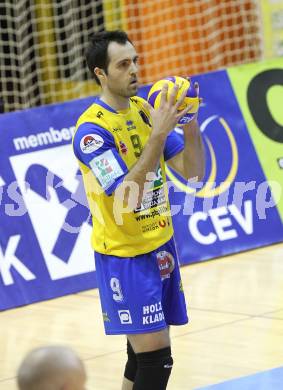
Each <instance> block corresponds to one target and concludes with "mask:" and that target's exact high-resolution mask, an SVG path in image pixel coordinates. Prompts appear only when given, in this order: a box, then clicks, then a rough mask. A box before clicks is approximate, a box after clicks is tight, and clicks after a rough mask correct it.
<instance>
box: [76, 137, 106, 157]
mask: <svg viewBox="0 0 283 390" xmlns="http://www.w3.org/2000/svg"><path fill="white" fill-rule="evenodd" d="M103 144H104V141H103V138H102V137H101V136H100V135H98V134H87V135H85V136H84V137H83V138H82V139H81V142H80V148H81V151H82V152H83V153H86V154H88V153H92V152H95V151H96V150H97V149H99V148H101V146H102V145H103Z"/></svg>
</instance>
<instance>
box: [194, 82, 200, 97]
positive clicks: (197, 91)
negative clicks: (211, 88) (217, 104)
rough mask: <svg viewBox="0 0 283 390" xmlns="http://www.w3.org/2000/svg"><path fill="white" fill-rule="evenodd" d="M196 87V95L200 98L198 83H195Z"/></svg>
mask: <svg viewBox="0 0 283 390" xmlns="http://www.w3.org/2000/svg"><path fill="white" fill-rule="evenodd" d="M194 87H195V90H196V93H197V96H198V95H199V83H198V82H197V81H196V82H195V83H194Z"/></svg>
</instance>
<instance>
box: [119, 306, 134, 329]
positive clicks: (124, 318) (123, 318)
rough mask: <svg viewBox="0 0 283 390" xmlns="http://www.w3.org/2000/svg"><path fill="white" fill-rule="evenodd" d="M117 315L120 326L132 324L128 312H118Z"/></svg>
mask: <svg viewBox="0 0 283 390" xmlns="http://www.w3.org/2000/svg"><path fill="white" fill-rule="evenodd" d="M118 314H119V318H120V322H121V324H122V325H128V324H132V323H133V321H132V317H131V313H130V310H118Z"/></svg>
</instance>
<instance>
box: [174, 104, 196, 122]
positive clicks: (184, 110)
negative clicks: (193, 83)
mask: <svg viewBox="0 0 283 390" xmlns="http://www.w3.org/2000/svg"><path fill="white" fill-rule="evenodd" d="M192 108H193V105H192V104H189V105H188V106H187V107H186V108H184V109H183V110H182V111H180V112H179V113H178V120H179V119H181V118H182V117H183V116H184V115H186V114H187V112H189V111H190V110H191V109H192Z"/></svg>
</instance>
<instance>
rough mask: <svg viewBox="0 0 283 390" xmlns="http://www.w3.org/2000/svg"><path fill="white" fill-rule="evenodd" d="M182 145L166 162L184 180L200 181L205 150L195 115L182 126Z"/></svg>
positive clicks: (203, 170)
mask: <svg viewBox="0 0 283 390" xmlns="http://www.w3.org/2000/svg"><path fill="white" fill-rule="evenodd" d="M183 130H184V147H183V149H182V150H181V151H180V152H179V153H178V154H176V155H175V156H174V157H172V158H170V159H169V160H167V164H168V165H169V166H170V167H172V168H173V169H174V170H175V171H176V172H178V173H179V174H180V175H181V176H183V177H184V178H185V179H186V180H190V179H194V180H195V181H201V180H202V179H203V177H204V174H205V150H204V144H203V140H202V135H201V132H200V128H199V125H198V121H197V117H196V118H194V119H193V120H191V121H190V122H189V123H187V124H186V125H184V126H183Z"/></svg>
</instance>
